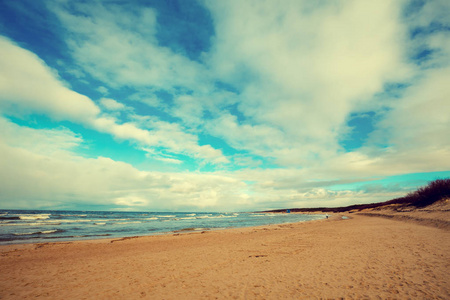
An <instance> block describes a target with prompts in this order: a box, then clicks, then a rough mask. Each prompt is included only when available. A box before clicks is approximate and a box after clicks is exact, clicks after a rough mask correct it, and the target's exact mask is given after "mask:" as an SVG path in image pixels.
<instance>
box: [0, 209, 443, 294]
mask: <svg viewBox="0 0 450 300" xmlns="http://www.w3.org/2000/svg"><path fill="white" fill-rule="evenodd" d="M348 216H349V217H350V219H345V220H344V219H342V218H341V216H340V215H334V216H333V217H332V218H330V219H328V220H322V221H314V222H309V223H296V224H288V225H272V226H264V227H258V228H247V229H232V230H223V231H212V232H206V233H189V234H188V233H186V234H178V235H175V236H174V235H164V236H151V237H140V238H130V239H121V240H115V241H114V242H112V241H111V240H97V241H83V242H73V243H55V244H37V245H15V246H2V247H0V254H1V256H0V267H1V272H0V285H1V286H0V298H2V299H24V298H25V299H26V298H35V297H38V296H40V297H46V298H52V299H140V298H148V299H216V298H217V299H315V298H318V299H320V298H323V299H339V298H345V299H362V298H364V299H405V298H412V299H449V298H450V275H449V272H448V270H449V269H450V259H449V254H448V253H449V250H450V231H448V230H445V229H439V228H435V227H430V226H422V225H420V224H416V223H408V222H400V221H396V220H391V219H385V218H374V217H367V216H361V215H354V214H348Z"/></svg>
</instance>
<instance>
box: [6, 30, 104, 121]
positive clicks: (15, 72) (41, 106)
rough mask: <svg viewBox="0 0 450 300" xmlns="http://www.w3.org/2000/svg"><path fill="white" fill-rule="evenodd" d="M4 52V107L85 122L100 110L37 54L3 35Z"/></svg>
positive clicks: (9, 110) (10, 109) (10, 111)
mask: <svg viewBox="0 0 450 300" xmlns="http://www.w3.org/2000/svg"><path fill="white" fill-rule="evenodd" d="M0 53H1V55H0V79H1V80H0V109H2V110H7V111H8V112H9V113H14V110H16V109H18V110H19V111H20V112H25V113H29V112H39V113H46V114H49V115H50V116H51V117H53V118H55V119H57V120H70V121H74V122H83V123H84V122H88V121H89V120H91V119H92V118H95V117H96V116H97V114H99V113H100V109H99V108H98V107H97V106H96V105H95V104H94V103H93V102H92V101H91V100H90V99H89V98H87V97H86V96H83V95H80V94H78V93H76V92H73V91H71V90H70V89H68V88H67V87H65V86H64V85H63V84H62V83H61V81H60V80H59V79H58V77H57V75H56V74H55V72H54V71H53V70H51V69H50V68H49V67H47V66H46V65H45V63H44V62H43V61H42V60H41V59H39V57H37V56H36V55H35V54H33V53H31V52H29V51H27V50H25V49H22V48H20V47H18V46H16V45H15V44H13V43H12V42H11V41H9V40H8V39H6V38H4V37H1V36H0ZM16 113H18V112H16Z"/></svg>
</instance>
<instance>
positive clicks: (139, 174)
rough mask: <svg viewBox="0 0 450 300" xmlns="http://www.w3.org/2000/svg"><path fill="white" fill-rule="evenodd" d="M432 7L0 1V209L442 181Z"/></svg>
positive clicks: (442, 11)
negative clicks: (439, 179) (440, 179)
mask: <svg viewBox="0 0 450 300" xmlns="http://www.w3.org/2000/svg"><path fill="white" fill-rule="evenodd" d="M449 15H450V2H449V1H448V0H442V1H440V0H435V1H415V0H414V1H402V0H398V1H390V0H386V1H385V0H380V1H364V0H362V1H359V0H358V1H346V0H342V1H340V0H334V1H328V0H324V1H310V0H293V1H290V0H283V1H276V0H265V1H259V0H258V1H256V0H255V1H247V0H238V1H233V0H230V1H216V0H211V1H209V0H204V1H193V0H179V1H176V0H167V1H157V0H155V1H151V0H148V1H143V0H142V1H140V0H132V1H119V0H115V1H113V0H110V1H95V0H89V1H83V0H79V1H69V0H52V1H46V0H21V1H16V0H0V209H2V208H3V209H55V210H122V211H254V210H265V209H274V208H294V207H336V206H345V205H352V204H359V203H372V202H379V201H386V200H390V199H393V198H397V197H401V196H403V195H405V194H406V193H408V192H409V191H412V190H415V189H416V188H417V187H419V186H423V185H426V184H427V183H428V182H429V181H431V180H435V179H438V178H447V177H450V84H449V83H450V18H449Z"/></svg>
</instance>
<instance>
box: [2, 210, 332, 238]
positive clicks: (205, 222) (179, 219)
mask: <svg viewBox="0 0 450 300" xmlns="http://www.w3.org/2000/svg"><path fill="white" fill-rule="evenodd" d="M41 212H45V214H44V213H35V214H33V215H31V214H29V212H27V213H28V214H27V213H25V214H24V213H22V212H20V211H11V212H9V213H10V215H8V216H7V217H6V218H5V220H6V221H1V220H0V221H1V222H6V223H2V224H0V225H4V226H5V227H0V229H3V230H2V233H0V246H4V245H15V244H34V243H55V242H69V241H83V240H95V239H116V238H124V237H130V236H153V235H165V234H181V233H185V232H198V231H200V232H202V231H215V230H226V229H231V228H245V227H254V226H260V225H261V226H263V225H268V224H284V223H291V222H299V221H310V220H314V219H316V218H325V214H323V215H316V216H312V215H311V214H302V213H300V214H295V213H293V214H273V213H265V214H264V216H265V217H264V218H260V216H261V213H253V214H252V213H215V215H214V214H213V213H173V214H172V215H161V214H160V213H145V214H143V213H137V214H131V215H130V214H128V213H126V212H119V213H117V214H119V215H117V216H116V215H115V216H114V217H111V216H109V215H108V217H107V218H104V219H101V220H100V219H98V218H103V215H102V214H103V213H105V212H99V213H97V214H98V216H97V215H96V214H92V215H89V214H73V212H70V211H64V214H55V213H54V212H53V211H41ZM196 215H198V216H196ZM253 215H255V216H257V217H258V218H252V217H253ZM266 215H267V216H268V217H267V216H266ZM25 218H26V219H25ZM31 218H34V219H36V222H38V223H32V224H31V225H28V223H26V222H27V221H22V220H23V219H25V220H28V219H31ZM96 218H97V219H96ZM229 218H232V219H229ZM16 219H17V220H16ZM41 219H42V220H41ZM10 220H13V221H10ZM217 220H218V221H217ZM228 220H231V221H228ZM99 221H101V222H99ZM121 222H123V223H121ZM79 224H81V225H79ZM118 224H131V225H125V229H124V230H123V229H122V227H121V226H122V225H118ZM18 225H22V226H18ZM93 225H97V226H93ZM8 226H9V227H8ZM30 226H31V227H30ZM36 226H37V227H36ZM5 228H6V231H5ZM8 228H12V229H20V230H15V231H10V232H8ZM49 229H50V230H49Z"/></svg>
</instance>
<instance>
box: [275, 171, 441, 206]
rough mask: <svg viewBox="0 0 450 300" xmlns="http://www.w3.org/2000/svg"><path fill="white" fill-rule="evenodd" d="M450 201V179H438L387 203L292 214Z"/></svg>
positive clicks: (424, 204) (423, 204) (427, 204)
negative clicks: (447, 199)
mask: <svg viewBox="0 0 450 300" xmlns="http://www.w3.org/2000/svg"><path fill="white" fill-rule="evenodd" d="M446 198H449V199H450V178H445V179H437V180H434V181H431V182H430V183H428V185H426V186H424V187H420V188H418V189H417V190H416V191H414V192H410V193H408V194H407V195H406V196H404V197H401V198H396V199H393V200H390V201H386V202H380V203H371V204H356V205H351V206H346V207H333V208H330V207H317V208H293V209H291V211H292V212H314V211H323V212H330V213H331V212H334V213H338V212H348V211H353V210H363V209H369V208H379V209H381V208H383V207H392V206H395V207H398V208H400V207H402V208H406V207H412V208H414V207H415V208H423V207H426V206H429V205H431V204H433V203H435V202H437V201H439V200H442V199H446ZM271 211H272V212H282V211H285V210H284V209H277V210H271Z"/></svg>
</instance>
